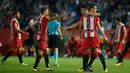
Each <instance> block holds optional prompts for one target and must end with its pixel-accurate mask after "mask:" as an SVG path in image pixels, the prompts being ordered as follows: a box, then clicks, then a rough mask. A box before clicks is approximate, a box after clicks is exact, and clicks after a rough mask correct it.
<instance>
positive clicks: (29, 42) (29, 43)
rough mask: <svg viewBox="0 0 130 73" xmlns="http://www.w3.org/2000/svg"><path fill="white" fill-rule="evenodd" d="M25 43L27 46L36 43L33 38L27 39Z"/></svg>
mask: <svg viewBox="0 0 130 73" xmlns="http://www.w3.org/2000/svg"><path fill="white" fill-rule="evenodd" d="M24 44H25V45H26V46H29V47H31V46H33V45H34V40H33V39H28V40H25V41H24Z"/></svg>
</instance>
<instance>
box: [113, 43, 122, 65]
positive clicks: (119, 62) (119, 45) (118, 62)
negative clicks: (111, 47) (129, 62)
mask: <svg viewBox="0 0 130 73" xmlns="http://www.w3.org/2000/svg"><path fill="white" fill-rule="evenodd" d="M116 50H117V52H116V53H117V63H116V64H115V65H117V66H119V65H123V63H122V62H121V56H122V50H123V44H120V43H116Z"/></svg>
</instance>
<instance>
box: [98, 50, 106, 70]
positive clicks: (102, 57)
mask: <svg viewBox="0 0 130 73" xmlns="http://www.w3.org/2000/svg"><path fill="white" fill-rule="evenodd" d="M97 51H98V56H99V58H100V61H101V63H102V66H103V70H104V72H107V67H106V62H105V58H104V56H103V54H102V52H101V49H97Z"/></svg>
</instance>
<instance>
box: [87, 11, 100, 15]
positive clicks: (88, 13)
mask: <svg viewBox="0 0 130 73" xmlns="http://www.w3.org/2000/svg"><path fill="white" fill-rule="evenodd" d="M88 15H92V16H101V14H100V13H93V12H86V13H85V16H88Z"/></svg>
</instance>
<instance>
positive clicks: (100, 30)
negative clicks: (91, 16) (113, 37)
mask: <svg viewBox="0 0 130 73" xmlns="http://www.w3.org/2000/svg"><path fill="white" fill-rule="evenodd" d="M97 27H98V30H99V32H100V33H101V34H102V36H103V37H104V38H105V40H107V37H106V36H105V34H104V33H103V31H102V29H101V25H100V22H99V21H97Z"/></svg>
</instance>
